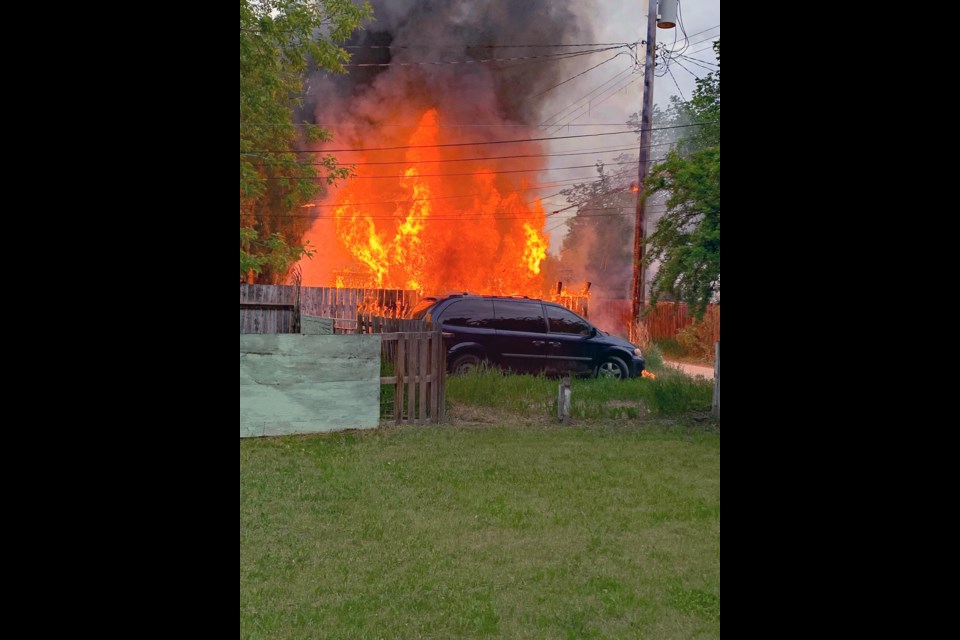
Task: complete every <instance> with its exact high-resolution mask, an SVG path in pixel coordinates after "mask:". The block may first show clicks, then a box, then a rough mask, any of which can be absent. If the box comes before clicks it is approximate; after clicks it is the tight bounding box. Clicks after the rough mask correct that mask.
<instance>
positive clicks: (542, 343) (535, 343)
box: [533, 340, 547, 347]
mask: <svg viewBox="0 0 960 640" xmlns="http://www.w3.org/2000/svg"><path fill="white" fill-rule="evenodd" d="M545 344H547V343H546V342H544V341H543V340H534V341H533V346H535V347H542V346H543V345H545Z"/></svg>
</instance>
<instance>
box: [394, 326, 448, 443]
mask: <svg viewBox="0 0 960 640" xmlns="http://www.w3.org/2000/svg"><path fill="white" fill-rule="evenodd" d="M380 337H381V339H382V341H383V343H382V344H383V347H382V348H383V354H382V360H383V362H384V365H383V368H384V373H390V374H391V375H386V376H383V377H381V378H380V384H381V391H382V392H384V393H385V394H386V396H387V399H388V400H389V399H390V396H391V395H392V400H393V413H392V417H393V421H394V423H395V424H397V425H401V424H429V423H439V422H442V421H443V419H444V417H445V415H446V399H447V350H446V348H445V347H444V345H443V334H442V333H441V332H440V331H439V330H434V331H421V332H418V333H412V332H407V333H384V334H381V336H380ZM382 385H387V386H388V388H387V389H383V388H382ZM384 417H387V416H384Z"/></svg>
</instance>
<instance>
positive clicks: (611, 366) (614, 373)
mask: <svg viewBox="0 0 960 640" xmlns="http://www.w3.org/2000/svg"><path fill="white" fill-rule="evenodd" d="M629 376H630V371H629V370H628V369H627V365H626V363H625V362H624V361H623V360H621V359H620V358H616V357H614V356H609V357H608V358H607V359H606V360H604V361H603V362H602V363H601V364H600V366H599V367H597V377H598V378H613V379H614V380H626V379H627V378H628V377H629Z"/></svg>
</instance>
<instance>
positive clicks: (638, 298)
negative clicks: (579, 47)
mask: <svg viewBox="0 0 960 640" xmlns="http://www.w3.org/2000/svg"><path fill="white" fill-rule="evenodd" d="M647 3H648V5H649V8H648V11H647V48H646V52H647V55H646V59H645V62H644V66H643V109H642V111H641V113H640V167H639V177H638V180H637V189H638V191H637V220H636V228H635V230H634V233H633V296H632V298H633V316H632V319H633V322H634V323H635V324H636V323H639V322H640V316H641V314H642V312H643V310H644V307H645V305H646V298H647V287H646V272H645V271H646V270H645V269H644V267H643V259H644V247H643V245H644V243H645V242H646V233H645V228H644V226H645V221H644V218H645V209H646V202H645V201H644V197H643V190H644V181H645V180H646V179H647V173H648V172H649V171H650V145H651V144H652V141H653V79H654V75H653V71H654V67H653V65H654V58H655V55H656V49H657V0H647Z"/></svg>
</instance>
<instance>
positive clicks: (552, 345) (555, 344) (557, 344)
mask: <svg viewBox="0 0 960 640" xmlns="http://www.w3.org/2000/svg"><path fill="white" fill-rule="evenodd" d="M550 346H551V347H560V346H561V344H560V343H559V342H551V343H550Z"/></svg>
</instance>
